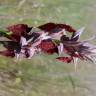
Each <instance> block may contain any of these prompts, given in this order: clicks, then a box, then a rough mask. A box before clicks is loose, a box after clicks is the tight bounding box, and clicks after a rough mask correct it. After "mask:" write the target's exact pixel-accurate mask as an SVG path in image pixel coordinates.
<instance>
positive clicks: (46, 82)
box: [0, 0, 96, 96]
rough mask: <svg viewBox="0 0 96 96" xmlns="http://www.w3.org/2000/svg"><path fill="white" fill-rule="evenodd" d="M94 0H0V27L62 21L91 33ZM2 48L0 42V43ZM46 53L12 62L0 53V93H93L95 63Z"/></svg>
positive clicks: (60, 95) (86, 95)
mask: <svg viewBox="0 0 96 96" xmlns="http://www.w3.org/2000/svg"><path fill="white" fill-rule="evenodd" d="M95 10H96V0H0V28H6V27H7V26H9V25H11V24H17V23H26V24H28V25H29V26H38V25H41V24H44V23H47V22H54V23H65V24H69V25H71V26H73V28H75V29H79V28H81V27H85V31H84V33H83V35H82V37H81V39H86V38H88V37H90V36H92V35H94V34H95V33H96V32H95V28H96V13H95V12H96V11H95ZM0 48H2V46H1V47H0ZM55 57H56V54H55V55H53V56H49V55H46V54H40V55H38V56H34V57H33V58H32V60H26V59H25V60H22V61H20V62H17V63H16V62H14V59H12V58H6V57H2V56H0V96H96V65H94V64H91V63H90V62H83V61H79V63H78V66H77V72H75V70H74V65H73V64H65V63H61V62H59V61H57V60H55V59H54V58H55Z"/></svg>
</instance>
